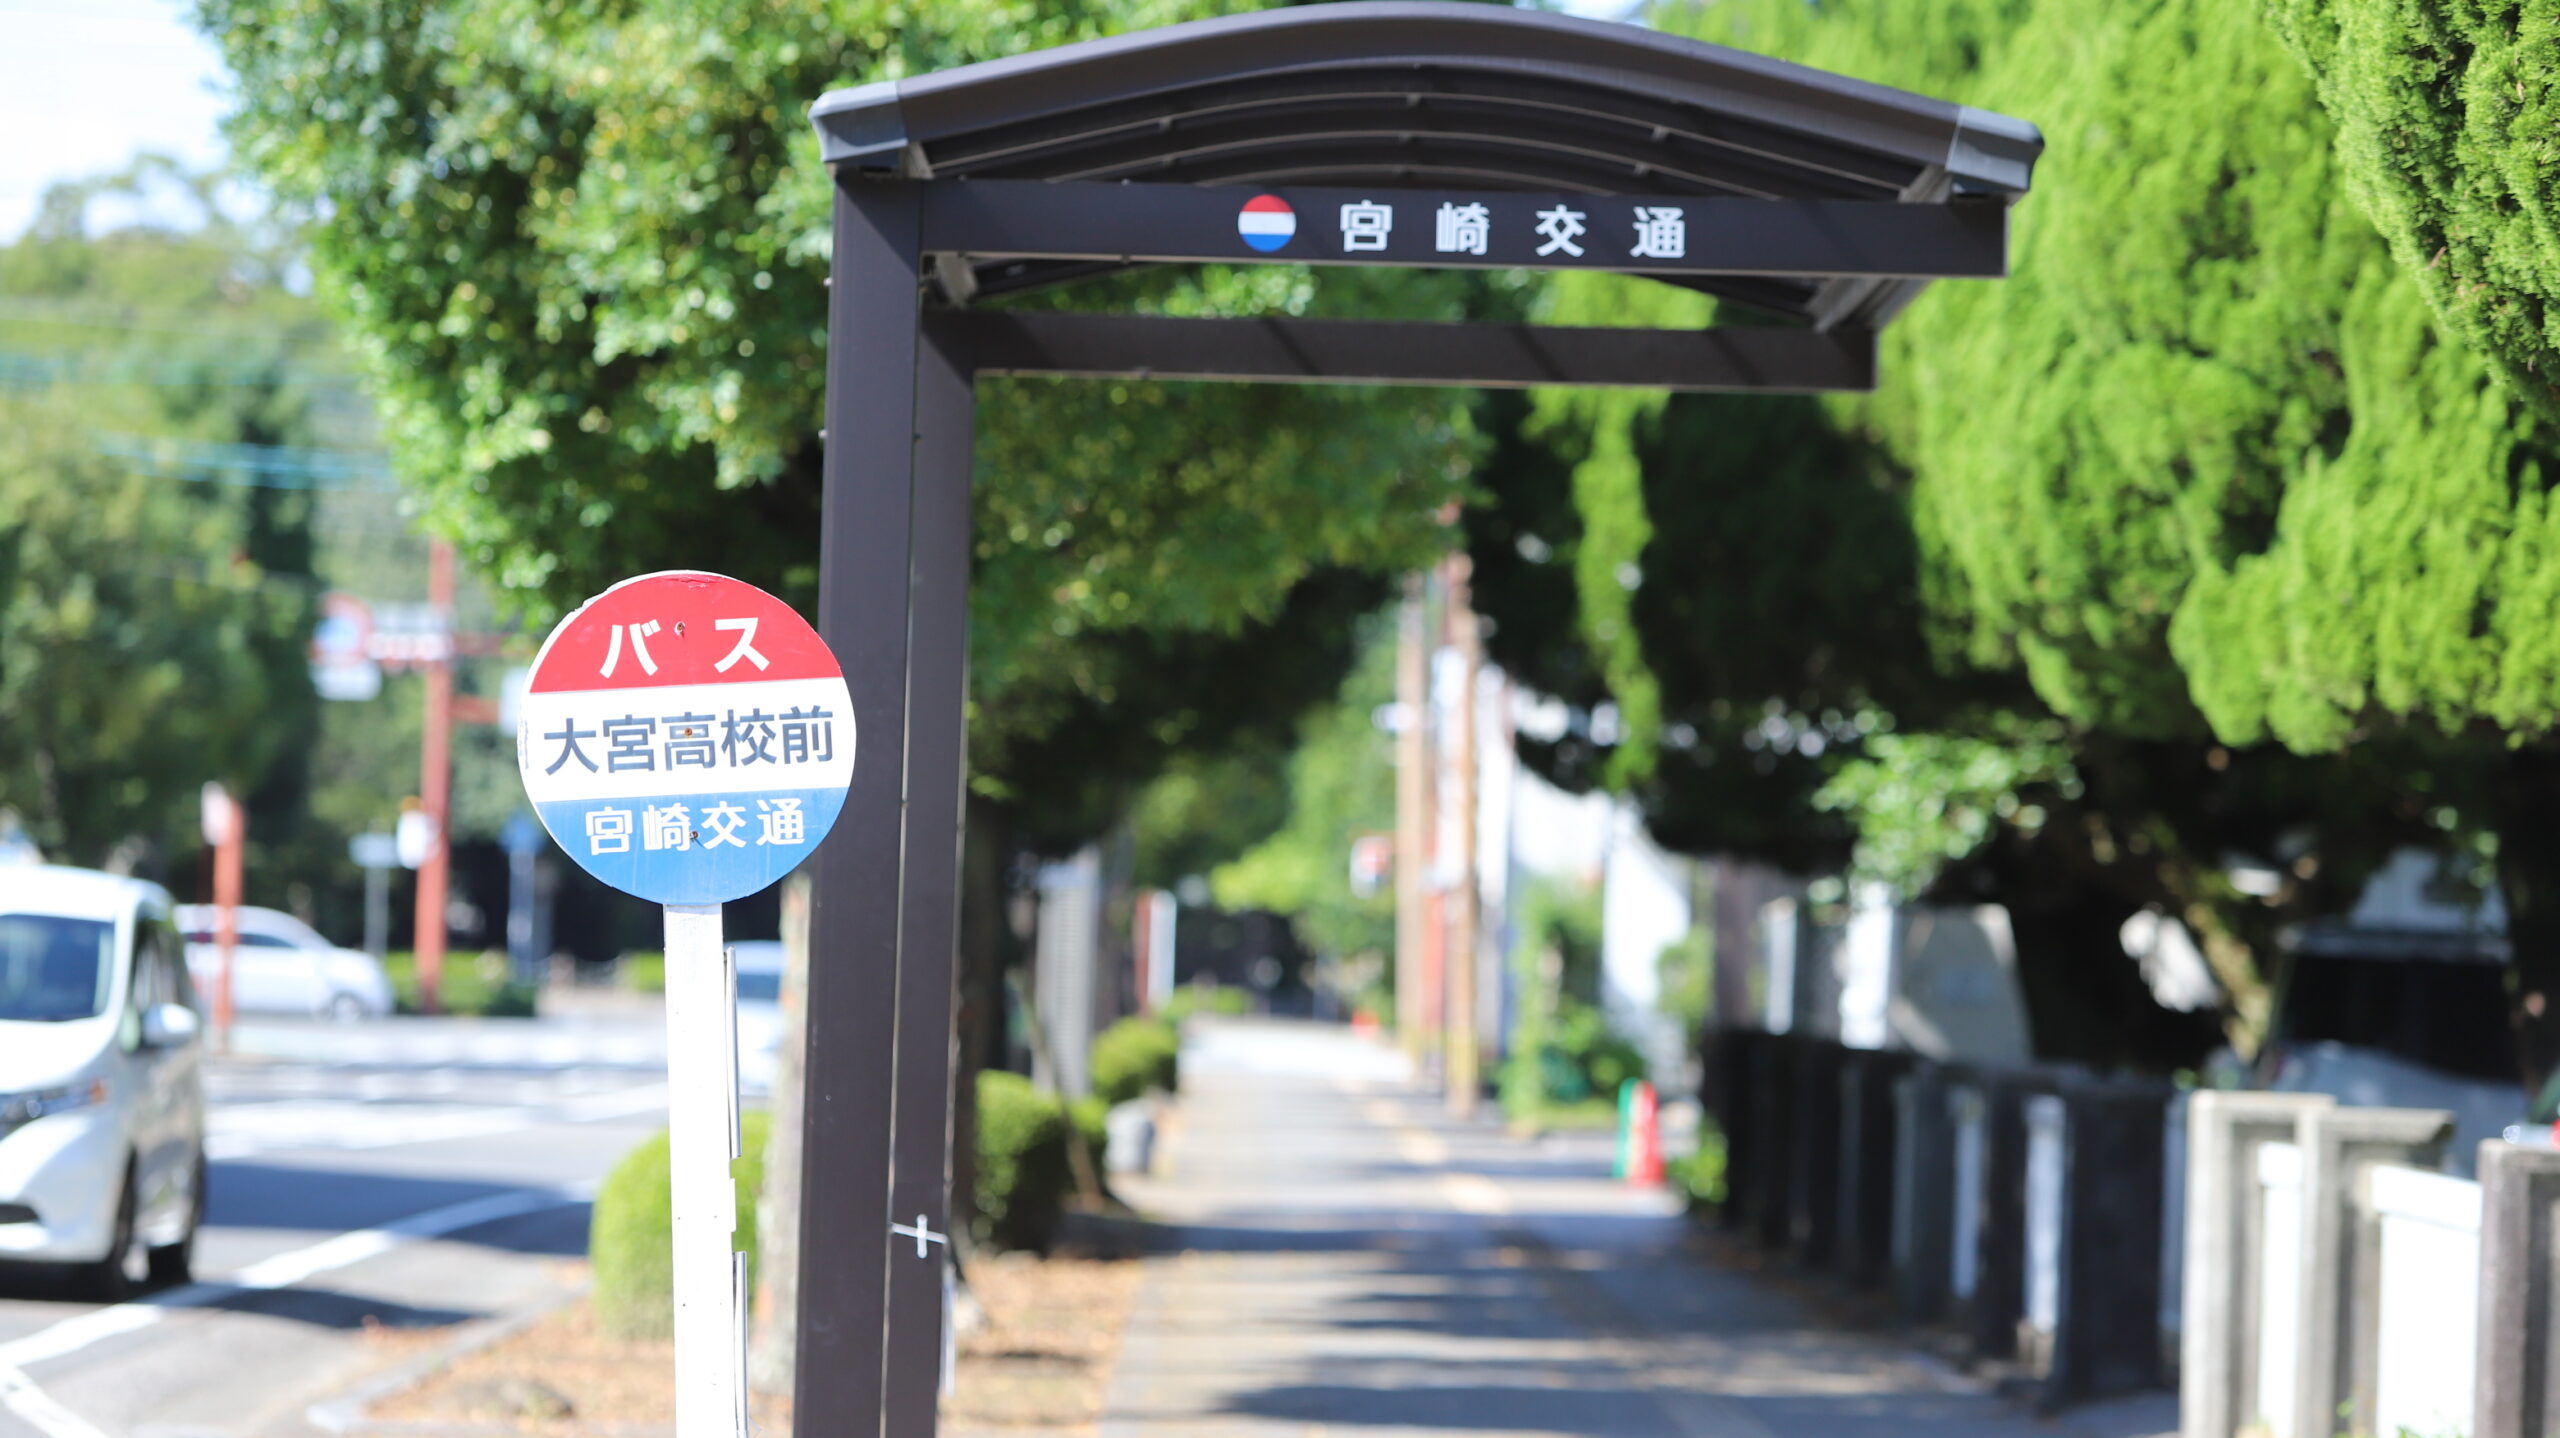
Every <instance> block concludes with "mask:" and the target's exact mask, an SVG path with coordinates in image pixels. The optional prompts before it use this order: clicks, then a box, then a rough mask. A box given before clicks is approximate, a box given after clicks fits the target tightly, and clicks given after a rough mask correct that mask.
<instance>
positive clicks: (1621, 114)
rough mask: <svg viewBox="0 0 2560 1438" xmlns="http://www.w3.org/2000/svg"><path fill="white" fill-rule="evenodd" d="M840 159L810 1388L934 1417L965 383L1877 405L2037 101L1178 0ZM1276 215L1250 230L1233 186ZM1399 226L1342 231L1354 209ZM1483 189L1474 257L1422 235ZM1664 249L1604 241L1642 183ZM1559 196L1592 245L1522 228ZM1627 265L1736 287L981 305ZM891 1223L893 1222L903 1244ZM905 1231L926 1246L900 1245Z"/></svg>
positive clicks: (811, 1030)
mask: <svg viewBox="0 0 2560 1438" xmlns="http://www.w3.org/2000/svg"><path fill="white" fill-rule="evenodd" d="M812 118H813V120H814V121H815V123H816V125H817V129H818V137H819V141H820V144H821V147H822V151H823V154H824V158H825V160H826V162H827V164H828V165H829V166H830V167H831V169H832V171H833V173H834V176H835V189H836V202H835V256H834V270H833V278H832V280H831V285H832V293H831V296H830V301H829V307H828V334H829V345H828V375H827V447H826V472H825V521H824V534H823V537H822V545H821V556H822V560H821V563H822V578H821V581H820V599H819V606H820V623H821V627H822V629H823V631H824V633H825V634H826V637H827V639H828V641H829V642H830V643H831V644H832V645H833V646H834V647H835V650H836V653H837V654H838V656H839V657H840V658H841V659H842V660H843V662H844V666H845V677H846V679H847V680H848V682H849V683H850V685H851V687H852V691H853V702H854V710H855V717H856V722H857V726H858V731H859V733H860V735H861V745H862V755H863V758H862V762H861V764H860V765H859V766H858V767H857V768H856V769H855V771H854V777H853V789H852V793H851V795H850V799H849V802H848V803H847V804H846V806H845V809H844V813H843V817H842V819H841V820H840V821H839V822H838V823H837V825H836V829H835V833H834V835H833V836H832V837H831V838H830V839H829V841H828V842H827V843H826V844H825V845H824V846H823V847H822V848H821V849H820V850H819V855H818V859H817V864H818V868H817V882H816V886H815V896H816V899H815V905H814V912H813V915H812V922H811V945H812V949H813V955H814V959H815V961H814V962H813V963H812V964H811V965H810V990H809V1026H808V1066H807V1096H806V1109H805V1119H804V1125H805V1126H804V1129H803V1134H804V1142H805V1149H804V1174H805V1177H804V1179H803V1184H804V1187H803V1195H804V1196H803V1200H802V1223H803V1225H804V1226H803V1231H802V1239H801V1260H800V1276H799V1285H800V1288H799V1300H800V1313H799V1322H800V1334H799V1379H798V1384H799V1387H798V1393H797V1412H798V1413H799V1415H800V1423H801V1425H802V1427H801V1431H802V1432H804V1433H824V1434H836V1433H859V1434H862V1435H864V1438H871V1435H875V1434H876V1435H881V1438H916V1435H929V1434H931V1433H932V1432H933V1429H934V1421H935V1418H934V1412H935V1391H936V1382H937V1375H938V1372H939V1368H940V1363H941V1352H942V1342H943V1336H942V1307H943V1286H942V1285H943V1268H944V1265H943V1254H944V1251H945V1250H944V1249H943V1248H942V1247H941V1246H940V1244H939V1242H938V1239H939V1236H940V1235H941V1234H943V1233H945V1232H947V1228H948V1223H947V1215H948V1212H949V1203H948V1198H949V1193H948V1189H949V1172H950V1168H949V1146H950V1144H949V1139H950V1125H951V1067H952V1065H951V1051H952V1022H951V1017H952V1016H951V1005H952V967H953V963H952V961H953V955H954V950H955V946H956V930H957V923H958V909H959V899H958V895H959V883H958V880H959V859H960V823H961V809H962V783H963V776H962V766H963V760H964V749H963V738H964V734H963V718H962V711H963V702H964V695H965V682H966V678H967V648H966V645H967V634H968V575H969V542H970V532H969V523H970V502H969V487H970V468H971V460H970V448H971V430H972V425H973V421H974V415H975V410H974V399H973V384H974V381H975V379H976V377H977V376H978V375H981V374H1011V375H1028V374H1049V375H1082V376H1128V377H1141V378H1156V379H1193V380H1199V379H1206V380H1235V381H1249V382H1280V383H1295V382H1328V383H1377V384H1440V385H1475V386H1524V385H1627V386H1637V387H1643V388H1648V389H1672V390H1752V391H1794V392H1816V391H1826V390H1859V389H1865V388H1868V387H1869V386H1870V385H1871V384H1872V383H1873V377H1874V335H1875V332H1876V331H1877V330H1878V329H1880V328H1881V327H1882V326H1883V325H1884V324H1885V323H1886V322H1887V321H1888V320H1890V319H1891V318H1892V317H1893V316H1894V314H1895V313H1897V312H1898V311H1899V310H1900V309H1901V308H1902V307H1903V306H1904V305H1905V304H1907V303H1909V301H1910V300H1911V298H1912V297H1913V296H1914V295H1915V294H1917V293H1918V292H1919V291H1920V289H1921V288H1922V287H1924V286H1925V285H1927V284H1928V283H1929V281H1931V280H1933V279H1939V278H1989V277H1997V276H1999V275H2001V274H2002V273H2004V272H2005V270H2006V267H2007V214H2008V207H2009V206H2010V204H2012V203H2013V202H2015V201H2016V200H2017V199H2018V198H2019V197H2020V196H2022V195H2023V194H2024V193H2025V192H2026V189H2027V182H2028V177H2029V173H2030V171H2031V169H2032V168H2033V166H2034V163H2035V159H2036V156H2037V153H2038V152H2039V150H2040V149H2041V148H2042V140H2041V139H2040V138H2039V136H2038V135H2037V133H2036V130H2035V128H2034V127H2033V126H2032V125H2028V124H2026V123H2024V122H2022V121H2018V120H2013V119H2009V118H2006V117H2004V116H2000V115H1994V114H1990V113H1987V112H1984V111H1980V110H1974V109H1970V108H1967V107H1963V106H1957V105H1952V104H1947V103H1945V102H1942V101H1937V100H1930V99H1924V98H1922V97H1919V96H1915V95H1910V94H1905V93H1903V92H1901V91H1896V90H1889V89H1885V88H1883V87H1881V86H1876V85H1870V84H1865V83H1863V82H1860V81H1855V80H1850V79H1845V78H1843V77H1840V76H1837V75H1830V74H1825V73H1823V72H1820V71H1815V70H1808V69H1804V68H1802V67H1799V66H1794V65H1787V64H1782V63H1779V62H1777V61H1772V60H1768V59H1763V58H1761V57H1758V56H1753V55H1747V54H1742V53H1739V52H1736V51H1732V50H1726V49H1722V48H1719V47H1716V46H1712V45H1705V44H1699V43H1696V42H1693V41H1686V40H1680V39H1675V38H1672V37H1669V36H1665V35H1661V34H1657V33H1654V32H1651V31H1647V30H1643V29H1639V28H1636V27H1633V26H1628V25H1618V24H1608V23H1602V22H1596V21H1584V20H1576V19H1569V18H1565V17H1561V16H1556V15H1549V14H1541V13H1536V12H1532V11H1524V10H1515V9H1510V8H1507V7H1505V6H1500V5H1486V4H1462V3H1446V0H1418V3H1417V0H1358V3H1345V4H1329V5H1311V6H1301V7H1296V8H1290V9H1283V10H1275V11H1269V12H1264V13H1259V14H1251V15H1243V16H1236V17H1231V18H1226V19H1218V20H1206V21H1199V22H1195V23H1191V24H1185V25H1175V26H1170V27H1166V28H1164V29H1159V30H1152V31H1145V32H1140V33H1136V34H1131V35H1124V36H1119V37H1115V38H1112V39H1107V40H1099V41H1092V42H1087V43H1083V44H1077V45H1069V46H1064V47H1060V48H1057V49H1053V50H1047V51H1041V52H1037V53H1033V54H1028V55H1023V56H1018V57H1015V58H1012V59H1006V60H996V61H990V62H988V63H985V64H979V65H971V66H967V67H964V68H961V69H956V70H951V71H946V72H940V73H935V74H929V75H922V76H916V77H913V78H909V79H905V80H900V81H895V82H888V83H882V84H876V85H867V86H863V87H861V88H858V89H853V90H845V91H839V92H836V93H832V94H829V95H827V96H825V97H824V98H822V99H821V100H819V101H818V103H817V105H816V106H815V107H814V109H813V111H812ZM1263 194H1271V195H1277V196H1279V197H1280V198H1281V199H1283V200H1284V201H1286V202H1287V203H1288V204H1290V205H1291V206H1292V207H1294V209H1295V210H1296V212H1297V215H1298V225H1299V229H1298V232H1297V234H1296V235H1295V236H1294V237H1292V238H1291V239H1290V240H1289V241H1288V242H1287V243H1286V244H1284V245H1282V246H1281V247H1280V248H1279V249H1278V250H1276V251H1274V252H1270V253H1261V252H1257V251H1256V250H1253V249H1249V248H1247V246H1246V244H1245V243H1244V242H1243V241H1242V240H1241V239H1240V238H1239V237H1238V233H1237V223H1236V216H1237V212H1238V209H1239V207H1240V206H1242V205H1243V204H1244V202H1245V201H1247V200H1251V199H1253V198H1254V197H1256V196H1258V195H1263ZM1357 203H1376V204H1386V205H1390V206H1392V207H1393V208H1394V210H1395V219H1394V225H1393V228H1392V230H1391V232H1389V233H1388V234H1387V235H1385V236H1384V237H1382V238H1379V239H1378V241H1377V243H1376V244H1374V245H1373V244H1368V243H1365V242H1364V243H1363V245H1362V248H1360V249H1359V250H1356V251H1355V250H1346V249H1345V248H1344V244H1345V242H1346V236H1345V235H1343V234H1341V233H1338V232H1337V226H1336V225H1335V223H1334V220H1335V217H1336V216H1337V214H1338V213H1339V210H1340V207H1341V206H1342V205H1346V204H1357ZM1442 204H1483V205H1485V206H1487V208H1488V212H1489V213H1491V214H1492V215H1493V216H1494V218H1495V220H1496V221H1498V223H1496V224H1495V225H1494V226H1493V227H1492V228H1493V231H1494V232H1493V233H1492V234H1490V235H1489V236H1488V237H1487V239H1486V241H1485V242H1484V243H1483V244H1482V245H1481V248H1480V250H1462V251H1456V252H1452V251H1448V250H1444V249H1442V248H1440V247H1439V246H1438V243H1437V241H1436V239H1434V238H1433V237H1432V234H1433V232H1432V231H1431V230H1430V229H1429V228H1427V227H1426V219H1427V217H1428V216H1429V215H1431V214H1434V213H1436V212H1437V207H1438V206H1439V205H1442ZM1637 206H1643V207H1646V208H1648V209H1652V208H1666V207H1667V208H1674V209H1677V210H1679V211H1680V212H1681V218H1682V220H1683V221H1684V223H1685V232H1686V233H1685V239H1684V242H1683V243H1682V244H1681V245H1680V246H1678V247H1677V248H1678V251H1679V252H1678V254H1677V255H1673V256H1666V255H1665V254H1664V253H1663V250H1662V247H1661V246H1660V245H1659V244H1657V245H1656V246H1655V248H1654V249H1653V250H1652V251H1650V252H1649V253H1648V254H1647V255H1645V256H1643V257H1638V256H1636V255H1635V254H1633V253H1631V250H1632V248H1634V247H1633V246H1632V245H1631V242H1630V240H1629V238H1628V236H1629V235H1630V234H1631V233H1632V231H1631V229H1630V227H1629V224H1628V221H1629V220H1630V219H1631V218H1632V217H1633V210H1634V207H1637ZM1558 207H1563V208H1566V209H1570V210H1572V211H1574V212H1575V213H1576V214H1578V215H1579V216H1581V217H1583V218H1584V219H1585V220H1586V221H1587V224H1588V229H1587V231H1586V232H1585V234H1584V235H1583V236H1581V237H1580V238H1583V239H1584V240H1585V243H1583V244H1581V245H1580V246H1578V248H1579V249H1580V251H1581V253H1579V254H1574V253H1568V252H1566V251H1565V250H1563V249H1559V248H1554V247H1552V246H1550V247H1549V248H1548V249H1546V250H1544V251H1541V250H1540V249H1539V245H1541V244H1542V243H1546V242H1547V241H1548V240H1549V239H1551V237H1549V236H1543V235H1541V234H1540V233H1539V232H1537V231H1536V230H1535V229H1534V228H1532V226H1531V220H1530V217H1531V216H1532V215H1533V214H1537V213H1539V212H1541V211H1547V210H1552V209H1555V208H1558ZM1202 262H1213V263H1227V264H1239V263H1276V264H1303V263H1314V264H1382V265H1398V266H1438V265H1450V264H1465V265H1483V266H1518V265H1527V266H1533V267H1539V268H1597V269H1609V270H1616V271H1620V272H1624V273H1634V274H1643V275H1647V276H1649V277H1651V278H1654V279H1657V280H1660V281H1662V282H1664V283H1667V284H1674V285H1681V286H1686V287H1690V288H1694V289H1698V290H1703V291H1705V292H1707V293H1709V294H1712V295H1715V296H1717V297H1719V298H1720V299H1723V300H1727V301H1731V302H1733V303H1735V304H1738V305H1741V306H1745V307H1748V308H1749V309H1751V310H1754V311H1757V312H1758V313H1759V315H1760V316H1762V317H1763V318H1764V319H1765V320H1768V321H1774V323H1764V324H1761V325H1757V326H1751V327H1737V328H1716V329H1708V330H1703V331H1693V332H1674V331H1658V330H1592V329H1558V328H1544V327H1530V326H1470V325H1447V324H1417V323H1400V322H1386V321H1374V322H1373V321H1357V322H1355V321H1317V320H1298V319H1168V318H1153V317H1143V316H1132V315H1100V314H1062V313H1056V312H1051V311H1040V312H1029V311H1009V310H1005V309H1001V308H994V309H990V308H986V307H985V306H986V304H987V303H988V302H989V301H991V300H995V299H998V298H999V297H1001V296H1004V295H1008V294H1012V293H1015V292H1017V291H1023V290H1029V289H1034V288H1038V287H1042V286H1047V285H1053V284H1057V283H1061V282H1064V281H1071V280H1076V279H1082V278H1086V277H1089V276H1093V275H1098V274H1104V273H1109V272H1113V271H1117V270H1121V269H1125V268H1128V267H1130V266H1134V265H1141V264H1155V263H1202ZM892 1225H899V1226H901V1227H903V1228H904V1229H906V1230H908V1231H907V1232H904V1233H899V1234H892V1233H891V1232H890V1229H891V1226H892ZM916 1229H923V1230H925V1231H926V1233H927V1235H928V1236H926V1237H921V1238H920V1237H918V1236H916V1234H915V1233H914V1232H913V1230H916Z"/></svg>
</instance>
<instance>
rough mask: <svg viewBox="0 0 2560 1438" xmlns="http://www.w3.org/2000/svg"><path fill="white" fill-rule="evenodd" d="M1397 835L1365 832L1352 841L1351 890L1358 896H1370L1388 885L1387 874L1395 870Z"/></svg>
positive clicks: (1364, 897)
mask: <svg viewBox="0 0 2560 1438" xmlns="http://www.w3.org/2000/svg"><path fill="white" fill-rule="evenodd" d="M1395 866H1396V836H1395V835H1393V834H1363V835H1361V836H1360V837H1358V838H1356V839H1354V840H1352V841H1351V892H1352V894H1353V895H1354V896H1355V897H1358V898H1363V899H1366V898H1370V897H1372V896H1374V895H1376V894H1377V892H1378V891H1379V890H1380V889H1383V888H1385V887H1386V884H1387V876H1388V875H1389V874H1391V873H1393V872H1395Z"/></svg>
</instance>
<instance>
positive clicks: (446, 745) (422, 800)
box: [415, 539, 453, 1014]
mask: <svg viewBox="0 0 2560 1438" xmlns="http://www.w3.org/2000/svg"><path fill="white" fill-rule="evenodd" d="M427 608H428V610H429V612H430V613H432V614H433V615H434V617H435V619H436V621H437V626H436V627H437V629H438V632H439V633H441V634H442V635H443V636H444V637H445V642H444V643H442V644H440V645H434V646H432V647H431V648H430V650H429V652H428V654H427V656H426V662H425V663H424V664H423V665H422V666H421V667H422V668H424V670H425V671H426V681H427V682H426V691H427V716H426V736H425V738H424V739H423V740H421V741H420V743H419V746H418V808H419V811H420V812H422V813H424V814H425V815H426V817H427V823H428V825H429V832H428V840H427V853H426V857H425V859H424V860H423V861H421V862H420V863H419V865H418V913H417V935H416V939H415V945H416V954H417V962H418V1005H419V1007H421V1008H423V1009H425V1010H426V1011H427V1012H428V1013H431V1014H432V1013H435V1012H437V1009H438V1005H437V998H436V995H437V991H438V990H439V989H440V988H441V987H442V985H443V982H444V909H445V885H446V880H447V866H448V856H449V854H450V847H449V846H448V845H447V844H446V842H445V827H446V822H445V821H446V818H447V810H448V809H450V808H451V806H452V798H453V646H452V642H451V637H452V634H453V546H452V545H451V544H449V543H447V542H446V541H444V540H441V539H437V540H431V541H429V543H428V545H427Z"/></svg>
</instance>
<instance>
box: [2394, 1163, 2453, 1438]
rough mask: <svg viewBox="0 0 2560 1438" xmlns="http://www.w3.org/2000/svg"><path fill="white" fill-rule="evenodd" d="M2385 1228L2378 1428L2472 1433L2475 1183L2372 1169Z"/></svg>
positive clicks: (2425, 1435) (2428, 1436) (2430, 1435)
mask: <svg viewBox="0 0 2560 1438" xmlns="http://www.w3.org/2000/svg"><path fill="white" fill-rule="evenodd" d="M2372 1185H2373V1187H2372V1194H2371V1198H2372V1203H2373V1209H2374V1213H2375V1214H2376V1216H2377V1217H2378V1218H2379V1219H2380V1222H2381V1228H2382V1255H2381V1269H2382V1271H2381V1286H2380V1289H2379V1301H2378V1303H2377V1304H2376V1307H2377V1309H2378V1310H2379V1312H2378V1315H2377V1316H2378V1317H2379V1319H2380V1323H2381V1338H2380V1343H2379V1345H2378V1347H2377V1351H2376V1368H2375V1384H2374V1413H2373V1424H2372V1429H2373V1431H2374V1432H2376V1433H2387V1434H2395V1435H2396V1434H2401V1433H2409V1434H2416V1435H2420V1438H2437V1435H2452V1434H2465V1433H2469V1432H2471V1431H2472V1411H2471V1399H2472V1375H2473V1371H2474V1367H2475V1364H2476V1362H2477V1358H2476V1354H2477V1352H2478V1337H2479V1334H2478V1325H2479V1316H2480V1315H2479V1308H2480V1185H2479V1184H2477V1183H2473V1182H2471V1181H2470V1180H2468V1179H2460V1178H2451V1177H2448V1176H2446V1175H2444V1174H2440V1173H2428V1172H2426V1171H2424V1170H2422V1169H2415V1168H2402V1167H2399V1166H2397V1165H2385V1166H2383V1167H2380V1168H2376V1169H2375V1170H2374V1171H2373V1174H2372Z"/></svg>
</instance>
